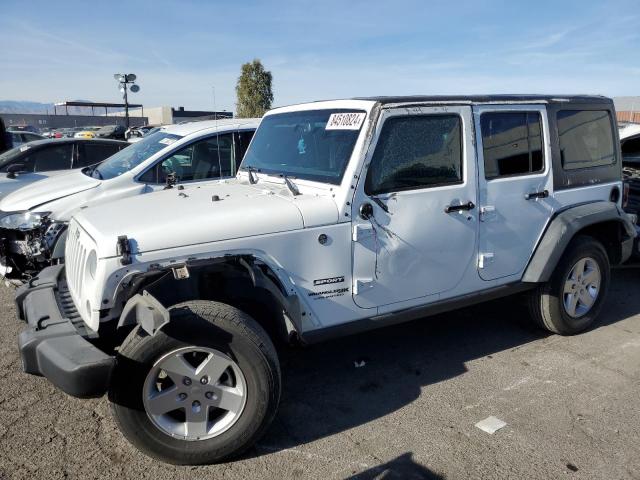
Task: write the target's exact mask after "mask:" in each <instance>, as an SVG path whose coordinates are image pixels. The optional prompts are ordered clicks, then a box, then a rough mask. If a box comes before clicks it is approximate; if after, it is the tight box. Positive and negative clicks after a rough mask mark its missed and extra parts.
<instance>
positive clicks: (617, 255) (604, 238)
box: [574, 220, 624, 265]
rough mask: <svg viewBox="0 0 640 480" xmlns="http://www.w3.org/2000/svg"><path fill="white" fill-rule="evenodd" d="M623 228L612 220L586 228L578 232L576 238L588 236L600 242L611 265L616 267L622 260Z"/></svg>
mask: <svg viewBox="0 0 640 480" xmlns="http://www.w3.org/2000/svg"><path fill="white" fill-rule="evenodd" d="M623 228H624V227H623V225H622V224H621V223H620V222H618V221H616V220H611V221H607V222H600V223H595V224H593V225H589V226H587V227H584V228H583V229H582V230H579V231H578V232H576V236H577V235H588V236H590V237H593V238H595V239H596V240H598V241H599V242H600V243H601V244H602V246H603V247H604V249H605V250H606V252H607V255H608V256H609V261H610V262H611V264H612V265H615V264H618V263H620V261H621V260H622V247H621V240H622V237H623V234H624V232H623ZM574 238H575V237H574Z"/></svg>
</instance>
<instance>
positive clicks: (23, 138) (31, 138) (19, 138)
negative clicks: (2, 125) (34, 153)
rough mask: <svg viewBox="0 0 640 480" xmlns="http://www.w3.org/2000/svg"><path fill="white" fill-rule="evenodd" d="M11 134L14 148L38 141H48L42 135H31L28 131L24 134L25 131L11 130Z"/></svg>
mask: <svg viewBox="0 0 640 480" xmlns="http://www.w3.org/2000/svg"><path fill="white" fill-rule="evenodd" d="M9 133H10V134H11V138H12V139H13V146H14V148H15V147H19V146H21V145H24V144H25V143H29V142H36V141H38V140H46V137H43V136H42V135H40V134H37V133H31V132H27V131H24V132H23V131H16V130H9Z"/></svg>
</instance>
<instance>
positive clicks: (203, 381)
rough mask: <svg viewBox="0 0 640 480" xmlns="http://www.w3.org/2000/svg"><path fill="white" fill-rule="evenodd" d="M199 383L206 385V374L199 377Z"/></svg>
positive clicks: (207, 381)
mask: <svg viewBox="0 0 640 480" xmlns="http://www.w3.org/2000/svg"><path fill="white" fill-rule="evenodd" d="M200 383H201V384H202V385H206V384H207V383H209V378H208V377H207V376H204V377H202V378H201V379H200Z"/></svg>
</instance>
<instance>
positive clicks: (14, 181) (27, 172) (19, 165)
mask: <svg viewBox="0 0 640 480" xmlns="http://www.w3.org/2000/svg"><path fill="white" fill-rule="evenodd" d="M127 146H129V143H127V142H122V141H113V140H84V139H60V140H57V139H56V140H53V139H52V140H39V141H36V142H31V143H28V144H27V145H23V146H22V147H17V148H14V149H13V150H9V151H8V152H5V153H4V154H2V155H0V198H3V197H5V196H7V195H8V194H9V193H11V192H13V191H16V190H18V189H20V188H22V187H24V186H26V185H30V184H32V183H33V182H36V181H39V180H44V179H45V178H49V177H53V176H56V175H60V174H62V173H66V172H67V171H69V170H71V169H74V168H84V167H89V166H92V165H95V164H97V163H100V162H102V161H103V160H104V159H105V158H108V157H110V156H111V155H113V154H115V153H117V152H118V151H120V150H122V149H123V148H125V147H127Z"/></svg>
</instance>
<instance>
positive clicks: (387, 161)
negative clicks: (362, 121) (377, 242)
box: [365, 115, 462, 195]
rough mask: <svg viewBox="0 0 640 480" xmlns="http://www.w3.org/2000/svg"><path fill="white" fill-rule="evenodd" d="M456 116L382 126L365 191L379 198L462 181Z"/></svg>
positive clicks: (404, 120)
mask: <svg viewBox="0 0 640 480" xmlns="http://www.w3.org/2000/svg"><path fill="white" fill-rule="evenodd" d="M461 137H462V125H461V120H460V117H459V116H457V115H429V116H408V117H392V118H390V119H388V120H387V121H386V122H385V123H384V126H383V127H382V132H381V133H380V138H379V139H378V144H377V145H376V149H375V152H374V153H373V158H372V159H371V165H370V166H369V172H368V174H367V179H366V182H365V192H366V193H367V194H368V195H376V194H380V193H387V192H397V191H401V190H412V189H418V188H426V187H433V186H438V185H447V184H454V183H461V182H462V138H461Z"/></svg>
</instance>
